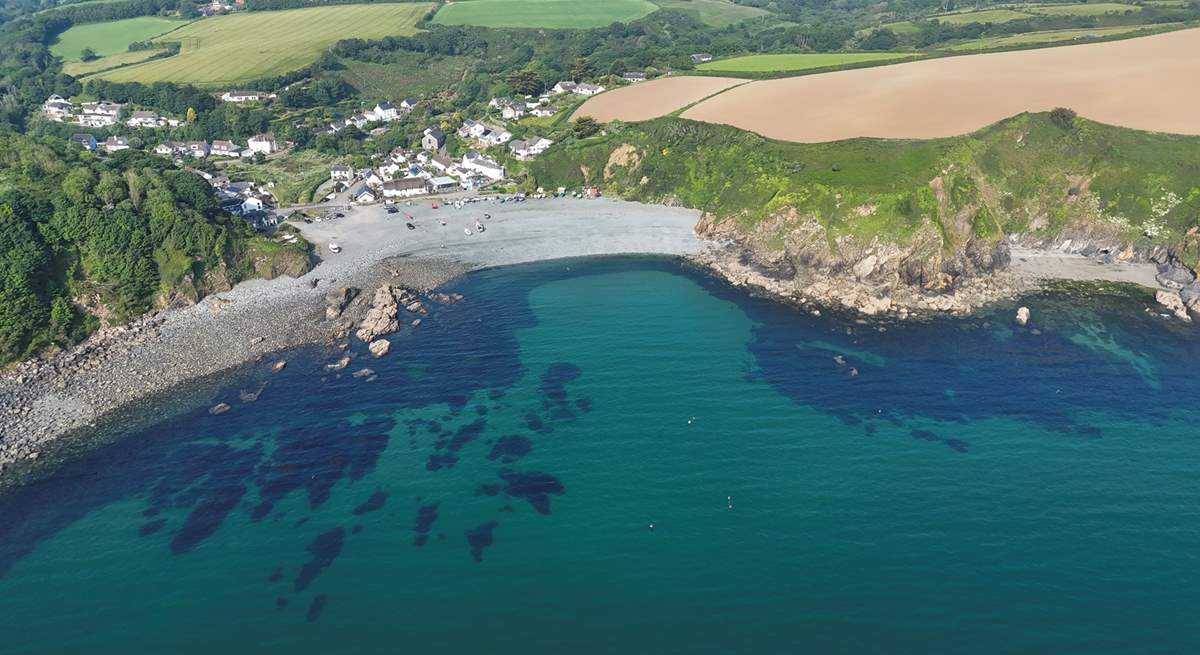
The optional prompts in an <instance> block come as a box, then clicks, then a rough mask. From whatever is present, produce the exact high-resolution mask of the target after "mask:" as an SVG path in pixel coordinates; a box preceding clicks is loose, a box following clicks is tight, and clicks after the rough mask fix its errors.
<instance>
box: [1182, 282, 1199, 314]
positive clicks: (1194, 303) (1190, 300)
mask: <svg viewBox="0 0 1200 655" xmlns="http://www.w3.org/2000/svg"><path fill="white" fill-rule="evenodd" d="M1179 297H1180V298H1181V299H1182V300H1183V304H1184V305H1187V308H1188V309H1190V310H1192V311H1193V312H1196V313H1200V281H1197V282H1192V283H1191V284H1189V285H1187V286H1186V287H1184V288H1182V289H1180V290H1179Z"/></svg>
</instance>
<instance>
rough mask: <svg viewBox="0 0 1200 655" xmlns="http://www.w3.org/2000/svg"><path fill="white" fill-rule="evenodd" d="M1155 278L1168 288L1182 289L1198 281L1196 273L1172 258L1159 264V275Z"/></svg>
mask: <svg viewBox="0 0 1200 655" xmlns="http://www.w3.org/2000/svg"><path fill="white" fill-rule="evenodd" d="M1154 279H1155V280H1157V281H1158V283H1159V284H1161V285H1163V286H1164V287H1167V288H1168V289H1182V288H1184V287H1186V286H1188V285H1190V284H1192V283H1193V282H1195V281H1196V274H1195V273H1193V272H1192V271H1191V269H1189V268H1187V267H1185V266H1183V265H1182V264H1180V263H1179V262H1177V261H1174V260H1172V261H1168V262H1167V263H1166V264H1159V265H1158V275H1156V276H1155V277H1154Z"/></svg>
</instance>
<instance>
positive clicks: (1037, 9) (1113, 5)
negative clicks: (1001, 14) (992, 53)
mask: <svg viewBox="0 0 1200 655" xmlns="http://www.w3.org/2000/svg"><path fill="white" fill-rule="evenodd" d="M1021 10H1022V11H1028V12H1029V13H1031V14H1039V15H1041V16H1101V15H1103V14H1112V13H1124V12H1127V11H1141V10H1142V8H1141V7H1138V6H1136V5H1126V4H1121V3H1119V2H1094V3H1090V4H1070V5H1040V4H1039V5H1025V6H1022V7H1021Z"/></svg>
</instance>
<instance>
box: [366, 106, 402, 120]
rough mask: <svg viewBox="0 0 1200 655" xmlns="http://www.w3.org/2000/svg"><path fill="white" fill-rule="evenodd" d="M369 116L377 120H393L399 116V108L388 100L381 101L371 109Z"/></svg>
mask: <svg viewBox="0 0 1200 655" xmlns="http://www.w3.org/2000/svg"><path fill="white" fill-rule="evenodd" d="M370 113H371V116H372V118H374V119H375V120H377V121H385V122H386V121H394V120H396V119H398V118H400V108H399V107H397V106H396V105H393V104H392V103H390V102H381V103H379V104H377V105H375V108H374V109H372V110H371V112H370Z"/></svg>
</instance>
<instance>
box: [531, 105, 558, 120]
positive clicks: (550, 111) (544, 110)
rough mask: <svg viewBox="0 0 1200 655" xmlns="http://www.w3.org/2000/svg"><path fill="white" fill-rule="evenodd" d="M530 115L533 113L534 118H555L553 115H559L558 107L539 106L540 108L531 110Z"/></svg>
mask: <svg viewBox="0 0 1200 655" xmlns="http://www.w3.org/2000/svg"><path fill="white" fill-rule="evenodd" d="M529 113H531V114H533V115H534V116H537V117H539V118H546V117H548V116H553V115H555V114H557V113H558V107H555V106H554V105H538V106H536V107H534V108H533V109H532V110H530V112H529Z"/></svg>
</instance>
